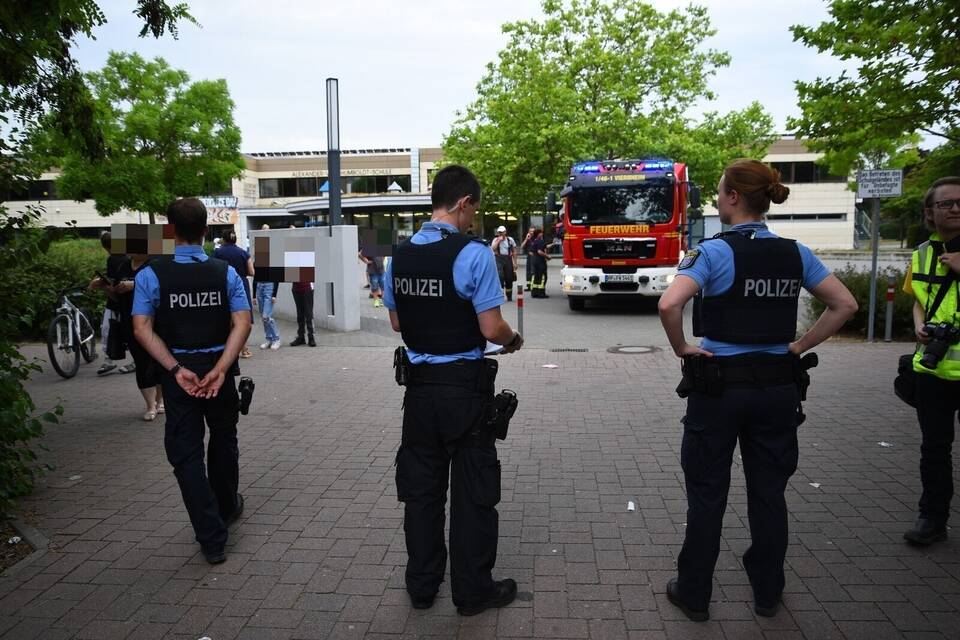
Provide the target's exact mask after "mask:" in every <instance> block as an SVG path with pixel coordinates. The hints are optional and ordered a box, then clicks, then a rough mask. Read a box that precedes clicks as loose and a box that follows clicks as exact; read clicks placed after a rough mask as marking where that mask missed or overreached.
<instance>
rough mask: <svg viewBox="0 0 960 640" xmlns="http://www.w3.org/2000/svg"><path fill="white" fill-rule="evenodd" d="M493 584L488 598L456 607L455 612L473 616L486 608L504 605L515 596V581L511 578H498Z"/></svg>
mask: <svg viewBox="0 0 960 640" xmlns="http://www.w3.org/2000/svg"><path fill="white" fill-rule="evenodd" d="M493 584H494V591H493V595H492V596H491V597H490V598H489V599H488V600H484V601H483V602H478V603H477V604H473V605H470V606H467V607H457V613H459V614H460V615H462V616H475V615H477V614H478V613H483V612H484V611H486V610H487V609H493V608H494V607H505V606H507V605H508V604H510V603H511V602H513V599H514V598H516V597H517V583H516V582H515V581H514V580H513V579H512V578H506V579H504V580H499V581H497V582H495V583H493Z"/></svg>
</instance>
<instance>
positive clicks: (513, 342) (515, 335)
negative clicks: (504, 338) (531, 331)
mask: <svg viewBox="0 0 960 640" xmlns="http://www.w3.org/2000/svg"><path fill="white" fill-rule="evenodd" d="M518 340H520V334H519V333H518V332H516V331H514V332H513V340H511V341H510V342H508V343H507V346H508V347H515V346H517V341H518Z"/></svg>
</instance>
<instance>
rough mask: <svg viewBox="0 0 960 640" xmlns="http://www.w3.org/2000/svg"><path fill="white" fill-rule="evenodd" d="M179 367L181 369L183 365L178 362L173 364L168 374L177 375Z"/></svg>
mask: <svg viewBox="0 0 960 640" xmlns="http://www.w3.org/2000/svg"><path fill="white" fill-rule="evenodd" d="M180 369H183V365H182V364H180V363H179V362H178V363H177V364H175V365H173V366H172V367H170V369H169V373H170V375H172V376H176V375H177V371H180Z"/></svg>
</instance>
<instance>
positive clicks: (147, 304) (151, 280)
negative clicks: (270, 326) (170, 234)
mask: <svg viewBox="0 0 960 640" xmlns="http://www.w3.org/2000/svg"><path fill="white" fill-rule="evenodd" d="M173 260H174V262H178V263H180V264H186V263H188V262H194V261H195V260H196V261H199V262H206V261H207V260H208V257H207V254H206V253H205V252H204V251H203V247H201V246H200V245H196V244H192V245H178V246H177V247H175V248H174V255H173ZM227 298H228V299H229V300H230V313H234V312H236V311H249V310H250V303H249V302H247V294H246V292H245V291H244V290H243V281H242V280H241V279H240V276H238V275H237V272H236V270H235V269H234V268H233V267H229V266H228V267H227ZM159 306H160V281H159V280H158V279H157V274H156V273H154V271H153V269H151V268H150V267H149V266H146V267H144V268H143V269H141V270H140V272H139V273H137V277H136V280H135V281H134V289H133V315H135V316H150V317H153V316H154V315H156V312H157V307H159ZM224 346H225V345H222V344H220V345H217V346H215V347H209V348H207V349H171V352H172V353H198V352H216V351H223V348H224Z"/></svg>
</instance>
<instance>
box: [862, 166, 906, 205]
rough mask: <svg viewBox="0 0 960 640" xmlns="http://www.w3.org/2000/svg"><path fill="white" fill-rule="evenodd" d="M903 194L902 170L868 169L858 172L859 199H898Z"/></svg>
mask: <svg viewBox="0 0 960 640" xmlns="http://www.w3.org/2000/svg"><path fill="white" fill-rule="evenodd" d="M902 193H903V170H902V169H867V170H863V171H858V172H857V197H858V198H864V199H866V198H896V197H897V196H899V195H901V194H902Z"/></svg>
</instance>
